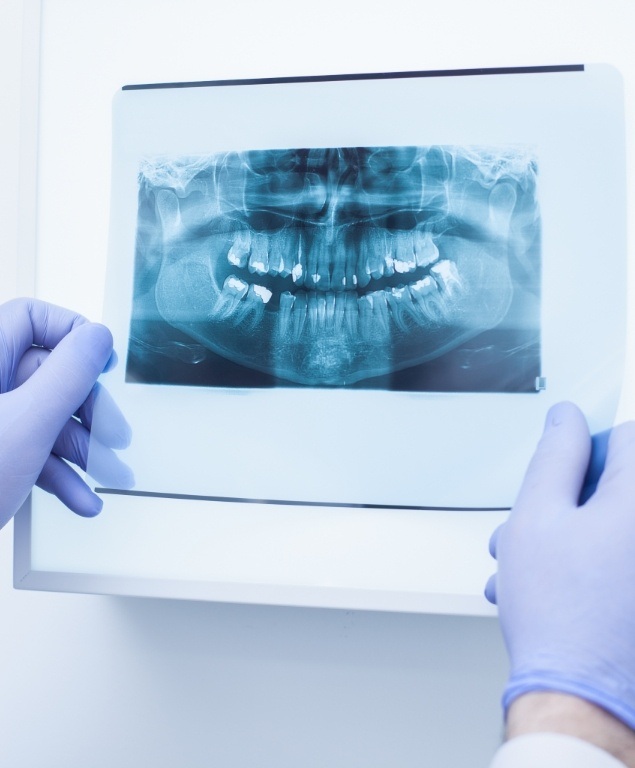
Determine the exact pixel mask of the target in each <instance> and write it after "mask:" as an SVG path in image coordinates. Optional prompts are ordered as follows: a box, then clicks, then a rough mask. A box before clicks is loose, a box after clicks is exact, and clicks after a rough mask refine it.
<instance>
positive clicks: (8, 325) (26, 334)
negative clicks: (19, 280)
mask: <svg viewBox="0 0 635 768" xmlns="http://www.w3.org/2000/svg"><path fill="white" fill-rule="evenodd" d="M87 322H88V321H87V320H86V318H85V317H83V316H82V315H79V314H78V313H77V312H72V311H71V310H69V309H64V308H63V307H58V306H55V305H54V304H48V303H47V302H45V301H40V300H39V299H25V298H22V299H12V300H11V301H8V302H6V304H2V305H1V306H0V329H6V330H3V332H2V337H3V338H2V341H3V351H4V353H5V354H6V355H7V356H8V362H9V365H8V366H7V367H8V368H11V370H13V368H14V366H15V364H16V363H17V362H18V361H19V360H20V358H21V357H22V355H23V354H24V353H25V352H26V350H27V349H29V347H31V346H32V345H33V344H35V345H37V346H39V347H45V348H46V349H53V348H54V347H55V346H57V344H59V342H60V341H61V340H62V339H63V338H64V337H65V336H67V335H68V334H69V333H70V332H71V330H73V329H74V328H77V327H79V326H80V325H83V324H85V323H87ZM4 383H5V382H2V384H4ZM2 391H7V390H6V389H2Z"/></svg>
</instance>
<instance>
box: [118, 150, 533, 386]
mask: <svg viewBox="0 0 635 768" xmlns="http://www.w3.org/2000/svg"><path fill="white" fill-rule="evenodd" d="M537 173H538V163H537V158H536V156H535V153H534V151H533V149H532V148H531V147H526V146H503V147H497V146H467V145H466V146H444V145H440V146H439V145H436V146H423V147H412V146H407V147H402V146H388V147H352V148H351V147H338V148H317V149H316V148H314V149H305V148H300V149H271V150H252V151H242V152H238V151H230V152H222V153H215V154H210V155H207V156H176V157H148V158H145V159H144V160H143V161H142V164H141V168H140V173H139V197H138V221H137V241H136V254H135V267H134V297H133V306H132V318H131V326H130V340H129V348H128V358H127V366H126V381H128V382H137V383H145V384H171V385H184V386H205V387H230V388H263V387H285V386H286V387H289V386H291V387H329V388H335V387H347V388H358V389H385V390H393V391H411V392H417V391H418V392H535V391H536V388H537V386H536V381H537V379H538V378H539V377H540V376H541V365H540V276H541V252H540V251H541V243H540V214H539V206H538V193H537Z"/></svg>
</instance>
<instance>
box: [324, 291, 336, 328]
mask: <svg viewBox="0 0 635 768" xmlns="http://www.w3.org/2000/svg"><path fill="white" fill-rule="evenodd" d="M324 305H325V318H326V326H327V328H333V325H334V324H335V294H334V293H333V291H329V292H328V293H327V294H326V295H325V296H324Z"/></svg>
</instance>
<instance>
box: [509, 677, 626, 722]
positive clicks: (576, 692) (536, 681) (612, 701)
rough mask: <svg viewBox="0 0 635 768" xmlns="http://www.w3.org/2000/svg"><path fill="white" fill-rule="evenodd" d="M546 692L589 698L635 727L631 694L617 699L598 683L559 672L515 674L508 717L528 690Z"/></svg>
mask: <svg viewBox="0 0 635 768" xmlns="http://www.w3.org/2000/svg"><path fill="white" fill-rule="evenodd" d="M546 691H549V692H552V693H567V694H569V695H571V696H577V697H578V698H580V699H585V700H586V701H589V702H591V703H592V704H595V705H596V706H598V707H601V708H602V709H605V710H606V711H607V712H609V713H610V714H612V715H614V716H615V717H616V718H617V719H618V720H621V721H622V722H623V723H625V724H626V725H627V726H628V727H629V728H631V729H633V730H635V706H633V705H632V704H631V703H630V702H629V701H627V700H626V698H627V697H624V698H617V697H616V696H614V695H612V694H609V693H606V692H605V691H602V690H601V689H600V688H597V687H596V686H594V685H589V684H587V683H585V682H581V681H577V680H566V679H564V678H561V677H559V676H558V675H552V674H549V673H534V674H527V675H522V676H515V677H512V678H511V679H510V680H509V682H508V683H507V686H506V688H505V690H504V692H503V698H502V705H503V711H504V713H505V717H507V712H508V710H509V707H510V705H511V703H512V702H513V701H514V700H515V699H517V698H518V697H519V696H522V695H523V694H525V693H539V692H546ZM632 698H633V697H632V696H631V699H632Z"/></svg>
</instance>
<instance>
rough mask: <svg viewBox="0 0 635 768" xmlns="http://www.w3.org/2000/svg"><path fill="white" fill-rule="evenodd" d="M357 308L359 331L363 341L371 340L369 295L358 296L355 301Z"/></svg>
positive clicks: (371, 324)
mask: <svg viewBox="0 0 635 768" xmlns="http://www.w3.org/2000/svg"><path fill="white" fill-rule="evenodd" d="M357 306H358V308H359V329H360V331H361V335H362V338H363V339H364V340H365V341H372V338H373V329H374V326H373V300H372V298H371V296H370V294H369V293H367V294H365V295H364V296H360V297H359V299H358V301H357Z"/></svg>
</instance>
